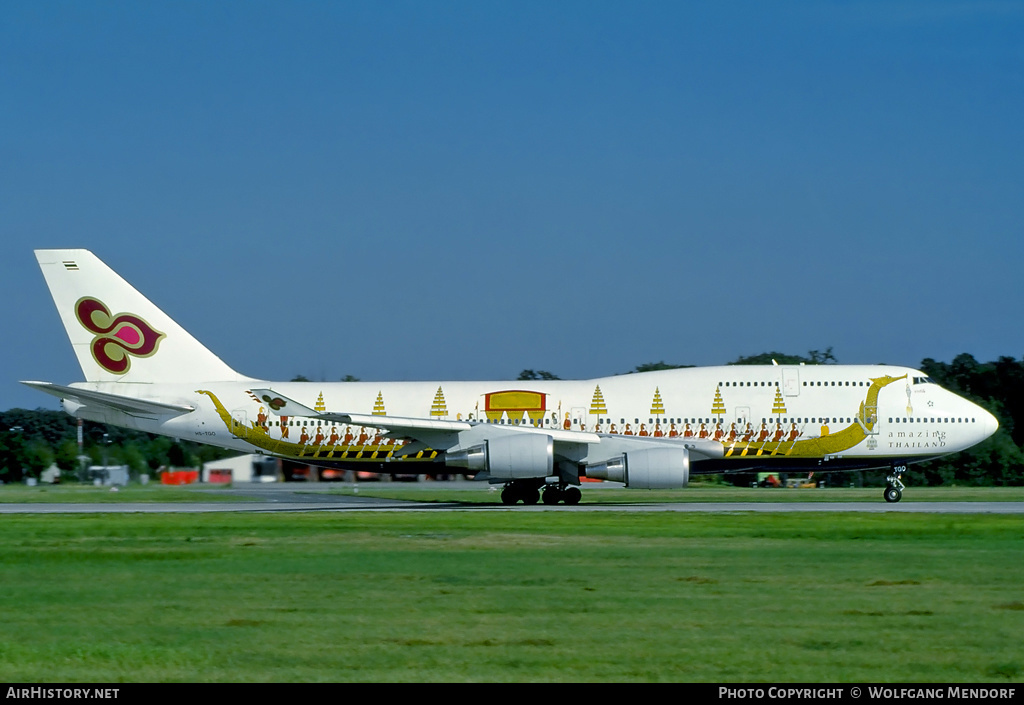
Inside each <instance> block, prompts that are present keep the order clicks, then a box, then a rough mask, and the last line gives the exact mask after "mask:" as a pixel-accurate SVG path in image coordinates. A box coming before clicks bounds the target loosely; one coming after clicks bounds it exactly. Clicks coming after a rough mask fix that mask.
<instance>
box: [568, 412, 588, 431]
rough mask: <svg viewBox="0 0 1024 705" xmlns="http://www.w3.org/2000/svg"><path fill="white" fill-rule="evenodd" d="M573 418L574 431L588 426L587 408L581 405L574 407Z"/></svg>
mask: <svg viewBox="0 0 1024 705" xmlns="http://www.w3.org/2000/svg"><path fill="white" fill-rule="evenodd" d="M571 418H572V430H573V431H579V430H580V429H582V428H586V423H587V410H586V409H585V408H583V407H581V406H576V407H573V409H572V412H571Z"/></svg>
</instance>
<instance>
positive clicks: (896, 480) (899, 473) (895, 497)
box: [882, 465, 907, 502]
mask: <svg viewBox="0 0 1024 705" xmlns="http://www.w3.org/2000/svg"><path fill="white" fill-rule="evenodd" d="M906 471H907V466H906V465H893V466H892V470H890V471H889V474H888V476H886V478H885V482H886V485H885V492H884V493H883V494H882V496H883V497H885V501H886V502H899V501H900V500H901V499H902V498H903V490H905V489H906V487H907V486H906V485H904V484H903V483H902V482H901V481H900V478H901V477H903V473H905V472H906Z"/></svg>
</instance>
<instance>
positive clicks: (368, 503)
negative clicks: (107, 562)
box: [0, 483, 1024, 514]
mask: <svg viewBox="0 0 1024 705" xmlns="http://www.w3.org/2000/svg"><path fill="white" fill-rule="evenodd" d="M473 487H474V488H479V485H476V484H475V483H474V484H473ZM331 489H336V487H323V486H298V487H296V486H295V485H290V484H289V485H283V484H280V485H259V484H252V485H247V486H239V487H234V488H231V489H217V490H211V491H213V492H217V493H218V495H220V496H224V495H225V494H232V495H236V496H238V497H239V498H244V499H242V500H241V501H204V500H203V494H204V490H201V489H197V490H196V501H194V502H123V503H121V502H119V503H80V504H72V503H25V504H0V514H132V513H144V514H153V513H211V512H250V513H251V512H311V511H316V512H324V511H332V512H351V511H392V512H393V511H405V512H409V511H460V512H493V511H513V512H704V513H735V512H788V513H801V512H872V513H883V512H889V513H935V514H1024V502H915V501H913V499H911V500H909V501H908V500H907V499H904V500H903V501H901V502H898V503H896V504H888V503H886V502H884V501H882V500H881V499H879V500H878V501H872V502H720V503H719V502H665V503H637V504H622V503H614V504H612V503H609V504H602V503H601V502H600V497H599V496H597V497H595V494H597V493H588V494H587V495H585V497H584V501H583V503H582V504H579V505H576V506H566V505H562V504H559V505H545V504H537V505H532V506H525V505H522V504H518V505H515V506H505V505H502V504H486V505H470V504H461V503H455V502H452V503H439V502H436V503H435V502H430V503H428V502H413V501H403V500H393V499H377V498H373V497H365V496H359V495H357V494H337V493H328V491H329V490H331ZM246 500H247V501H246Z"/></svg>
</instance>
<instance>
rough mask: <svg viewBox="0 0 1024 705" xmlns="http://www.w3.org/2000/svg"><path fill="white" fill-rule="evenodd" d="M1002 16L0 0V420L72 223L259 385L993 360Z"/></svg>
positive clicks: (42, 337)
mask: <svg viewBox="0 0 1024 705" xmlns="http://www.w3.org/2000/svg"><path fill="white" fill-rule="evenodd" d="M1022 223H1024V5H1021V4H1019V3H1015V2H942V1H941V0H939V1H922V2H902V1H896V2H842V3H829V2H822V3H811V2H795V3H762V2H729V1H724V2H636V1H631V2H592V1H590V2H570V1H568V0H565V1H550V0H548V1H546V2H530V1H528V0H520V1H516V2H496V1H490V0H471V1H467V2H440V1H436V2H430V1H427V0H416V1H402V0H389V1H388V2H380V1H375V2H315V1H313V0H307V1H304V2H268V1H263V2H261V1H258V0H247V1H246V2H216V1H209V0H204V1H203V2H183V1H177V2H159V1H151V2H145V3H138V2H127V1H126V2H118V1H113V0H111V1H93V2H85V1H82V0H79V1H77V2H53V1H51V0H41V1H38V2H31V3H27V2H26V3H4V4H3V5H2V6H0V233H2V236H3V241H4V243H6V247H5V252H4V256H3V258H2V260H0V287H2V295H3V296H4V298H5V300H6V301H7V302H8V303H7V305H6V306H5V307H4V311H5V313H4V329H5V330H6V335H5V343H6V344H5V345H3V346H2V348H0V365H2V368H3V369H4V370H5V375H4V376H5V378H6V379H4V380H3V381H2V382H0V408H2V409H7V408H11V407H19V406H20V407H29V408H34V407H36V406H42V407H44V408H56V401H55V400H51V399H50V398H49V397H45V396H44V395H40V394H38V393H36V392H33V391H32V390H30V389H27V388H23V387H22V386H21V385H19V384H17V380H21V379H43V380H50V381H54V382H58V383H67V382H72V381H76V380H78V379H81V372H80V370H79V369H78V366H77V363H76V362H75V360H74V356H73V354H72V352H71V349H70V346H69V345H68V343H67V338H66V336H65V334H64V331H63V328H62V327H61V325H60V322H59V320H58V317H57V313H56V310H55V309H54V307H53V304H52V302H51V300H50V298H49V294H48V292H47V291H46V288H45V284H44V282H43V279H42V276H41V275H40V274H39V271H38V268H37V267H36V264H35V259H34V257H33V255H32V250H33V249H35V248H44V247H83V248H87V249H91V250H93V251H94V252H95V253H96V254H97V255H99V256H100V258H102V259H104V260H105V261H106V262H107V263H108V264H110V265H111V266H112V267H114V268H115V269H116V270H118V271H119V272H120V273H121V274H122V275H123V276H125V278H127V279H128V280H129V281H131V282H132V283H134V284H135V285H136V286H137V287H138V288H139V289H141V290H142V291H143V292H144V293H145V294H147V295H148V296H149V297H150V298H151V299H152V300H153V301H154V302H156V303H157V305H159V306H161V307H162V308H163V309H164V310H165V311H167V312H168V313H170V314H171V315H172V316H174V317H175V318H176V319H177V320H178V321H179V322H180V323H181V324H183V325H184V326H185V327H186V328H188V329H189V330H190V331H192V332H193V333H194V334H195V335H196V336H197V337H198V338H199V339H200V340H201V341H203V342H204V343H205V344H207V345H208V346H209V347H210V348H211V349H213V350H214V351H215V352H216V353H217V354H219V355H220V356H221V357H222V358H223V359H224V360H225V361H226V362H228V363H229V364H231V365H233V366H235V367H236V368H237V369H239V370H240V371H241V372H244V373H246V374H249V375H253V376H258V377H266V378H270V379H288V378H290V377H292V376H294V375H296V374H303V375H305V376H307V377H309V378H311V379H315V380H337V379H340V378H341V377H343V376H345V375H348V374H351V375H354V376H356V377H360V378H362V379H367V380H386V379H431V380H433V379H508V378H514V377H515V376H516V375H517V374H518V373H519V371H520V370H522V369H524V368H533V369H544V370H550V371H552V372H555V373H556V374H558V375H560V376H562V377H566V378H568V377H590V376H599V375H605V374H615V373H621V372H626V371H628V370H630V369H632V368H633V367H635V366H636V365H639V364H642V363H646V362H656V361H659V360H664V361H666V362H672V363H679V364H701V365H710V364H721V363H725V362H729V361H731V360H734V359H735V358H737V357H739V356H741V355H751V354H756V353H760V352H765V351H770V350H779V351H782V352H788V353H793V354H806V352H807V351H808V350H811V349H818V350H821V349H825V348H827V347H829V346H831V347H832V348H833V351H834V353H835V355H836V357H837V358H838V359H839V361H840V362H847V363H874V362H888V363H894V364H909V365H917V364H918V363H919V362H920V361H921V359H922V358H924V357H934V358H936V359H939V360H950V359H952V358H953V357H954V356H955V355H957V354H959V353H962V352H969V353H971V354H973V355H975V357H977V358H978V359H980V360H992V359H996V358H997V357H999V356H1001V355H1009V356H1013V357H1017V358H1019V357H1021V356H1022V355H1024V333H1022V330H1021V326H1020V323H1019V321H1020V316H1021V309H1022V304H1024V284H1022V279H1021V276H1020V267H1021V264H1022V262H1024V257H1022V255H1024V244H1022V240H1021V237H1020V236H1021V224H1022Z"/></svg>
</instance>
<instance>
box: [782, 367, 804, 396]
mask: <svg viewBox="0 0 1024 705" xmlns="http://www.w3.org/2000/svg"><path fill="white" fill-rule="evenodd" d="M782 389H783V393H784V394H785V395H786V396H787V397H797V396H800V368H798V367H783V368H782Z"/></svg>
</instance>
